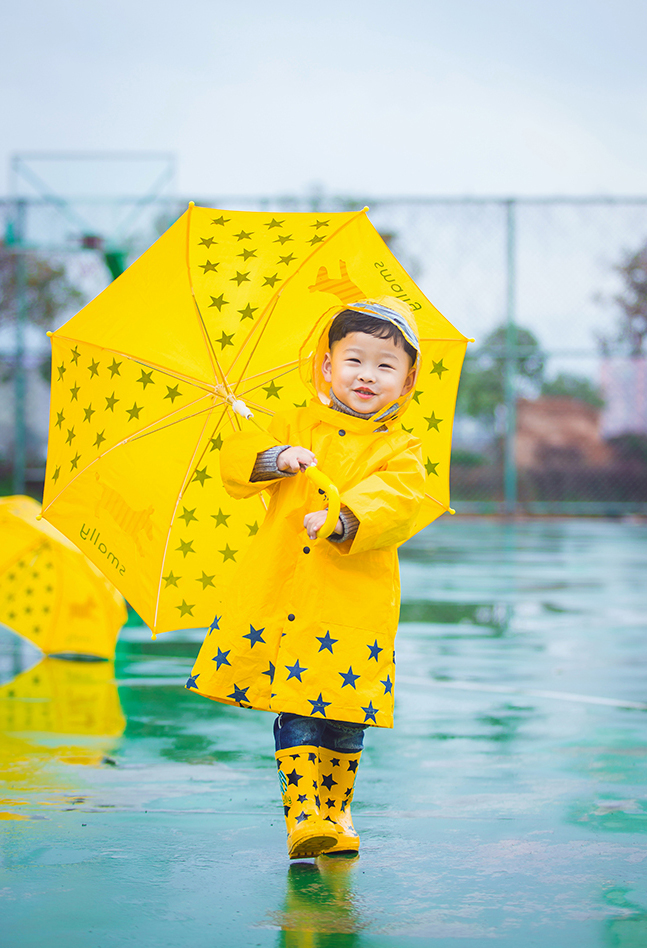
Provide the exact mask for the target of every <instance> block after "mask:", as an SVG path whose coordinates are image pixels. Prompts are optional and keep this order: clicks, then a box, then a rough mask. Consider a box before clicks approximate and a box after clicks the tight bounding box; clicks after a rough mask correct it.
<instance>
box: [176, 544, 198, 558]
mask: <svg viewBox="0 0 647 948" xmlns="http://www.w3.org/2000/svg"><path fill="white" fill-rule="evenodd" d="M177 550H178V552H179V553H181V554H182V556H183V557H184V558H185V559H186V557H187V556H188V554H189V553H195V550H194V549H193V540H180V545H179V546H178V547H177Z"/></svg>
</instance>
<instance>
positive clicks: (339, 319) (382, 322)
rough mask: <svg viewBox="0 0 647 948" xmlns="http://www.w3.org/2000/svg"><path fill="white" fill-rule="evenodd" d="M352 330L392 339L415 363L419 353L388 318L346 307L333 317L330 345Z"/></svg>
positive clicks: (329, 333)
mask: <svg viewBox="0 0 647 948" xmlns="http://www.w3.org/2000/svg"><path fill="white" fill-rule="evenodd" d="M352 332H365V333H368V335H369V336H377V338H378V339H392V340H393V342H394V343H395V345H396V346H400V348H401V349H404V351H405V352H406V354H407V355H408V356H409V358H410V359H411V364H412V365H415V363H416V358H417V356H418V353H417V352H416V350H415V349H414V348H413V346H412V345H411V343H410V342H407V340H406V339H405V338H404V336H403V335H402V333H401V332H400V330H399V329H398V327H397V326H395V325H394V324H393V323H390V322H389V321H388V320H386V319H377V318H376V317H375V316H368V315H366V314H365V313H356V312H355V310H353V309H344V310H342V312H341V313H338V314H337V315H336V316H335V318H334V319H333V322H332V326H331V327H330V331H329V332H328V345H329V346H330V347H331V348H332V345H333V343H334V342H339V341H340V340H341V339H343V338H344V337H345V336H348V335H350V333H352Z"/></svg>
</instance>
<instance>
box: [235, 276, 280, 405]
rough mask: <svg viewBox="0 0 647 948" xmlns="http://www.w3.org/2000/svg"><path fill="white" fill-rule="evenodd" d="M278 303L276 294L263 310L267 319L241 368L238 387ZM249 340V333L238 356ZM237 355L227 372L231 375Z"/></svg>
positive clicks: (236, 389)
mask: <svg viewBox="0 0 647 948" xmlns="http://www.w3.org/2000/svg"><path fill="white" fill-rule="evenodd" d="M278 301H279V294H278V293H277V294H276V296H275V297H274V298H273V299H272V300H271V301H270V304H269V305H268V308H267V309H266V310H265V313H267V318H266V319H265V321H264V323H263V326H262V328H261V330H260V332H259V335H258V338H257V339H256V341H255V342H254V345H253V347H252V351H251V352H250V354H249V358H248V359H247V362H246V363H245V365H244V366H243V369H242V372H241V373H240V378H239V380H238V385H240V383H241V382H242V379H243V376H244V374H245V372H246V370H247V367H248V365H249V363H250V362H251V361H252V359H253V358H254V353H255V352H256V350H257V349H258V347H259V345H260V342H261V339H262V338H263V336H264V334H265V330H266V329H267V327H268V326H269V324H270V316H271V315H272V313H273V312H274V310H275V309H276V304H277V303H278ZM270 305H271V306H272V308H271V309H270V308H269V306H270ZM265 313H263V317H262V318H265ZM250 338H251V333H250V335H249V336H248V337H247V339H245V340H244V342H243V344H242V346H241V347H240V349H239V350H238V355H241V354H242V352H243V349H244V347H245V346H246V345H247V341H248V340H249V339H250ZM238 355H237V356H236V358H235V359H234V361H233V362H232V364H231V365H230V367H229V372H230V374H231V371H232V369H233V368H234V366H235V365H236V361H237V359H238ZM237 391H238V388H237V386H236V385H235V386H234V392H237Z"/></svg>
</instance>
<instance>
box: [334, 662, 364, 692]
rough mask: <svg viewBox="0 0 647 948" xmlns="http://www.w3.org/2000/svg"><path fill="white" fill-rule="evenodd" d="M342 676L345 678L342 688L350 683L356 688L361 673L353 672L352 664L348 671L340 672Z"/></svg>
mask: <svg viewBox="0 0 647 948" xmlns="http://www.w3.org/2000/svg"><path fill="white" fill-rule="evenodd" d="M339 674H340V675H341V677H342V678H343V679H344V684H343V685H342V688H345V687H346V685H350V686H351V688H355V682H356V681H357V679H358V678H359V677H360V675H354V674H353V666H352V665H351V666H350V668H349V669H348V671H347V672H339Z"/></svg>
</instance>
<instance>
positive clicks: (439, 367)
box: [429, 359, 449, 379]
mask: <svg viewBox="0 0 647 948" xmlns="http://www.w3.org/2000/svg"><path fill="white" fill-rule="evenodd" d="M431 362H432V368H431V371H430V372H429V374H430V375H437V376H438V378H439V379H442V377H443V372H448V371H449V370H448V369H447V368H446V366H444V365H443V360H442V359H440V360H439V361H438V362H434V361H433V359H432V360H431Z"/></svg>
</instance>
